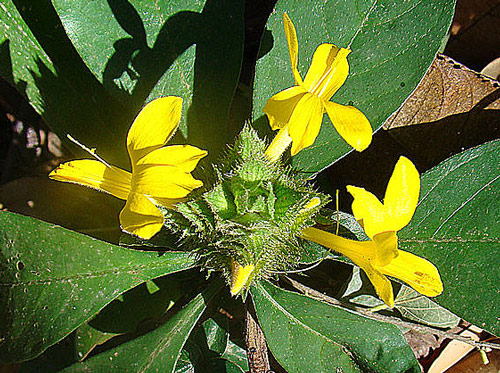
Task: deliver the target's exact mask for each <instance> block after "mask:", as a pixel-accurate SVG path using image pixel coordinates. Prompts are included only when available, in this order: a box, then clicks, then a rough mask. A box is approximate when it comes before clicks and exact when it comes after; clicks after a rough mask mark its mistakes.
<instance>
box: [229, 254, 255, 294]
mask: <svg viewBox="0 0 500 373" xmlns="http://www.w3.org/2000/svg"><path fill="white" fill-rule="evenodd" d="M254 269H255V266H254V265H253V264H248V265H246V266H244V267H242V266H241V265H240V264H239V263H238V262H237V261H236V260H234V259H231V295H233V296H234V295H236V294H238V293H239V292H240V290H241V289H243V287H244V286H246V285H247V283H248V281H249V279H250V276H251V275H252V274H253V270H254Z"/></svg>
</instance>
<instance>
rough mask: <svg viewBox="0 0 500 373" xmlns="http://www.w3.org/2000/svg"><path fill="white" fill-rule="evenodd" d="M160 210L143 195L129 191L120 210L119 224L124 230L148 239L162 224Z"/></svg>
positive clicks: (162, 219) (162, 218)
mask: <svg viewBox="0 0 500 373" xmlns="http://www.w3.org/2000/svg"><path fill="white" fill-rule="evenodd" d="M163 222H164V217H163V214H162V213H161V211H160V210H159V209H158V208H157V207H156V206H155V205H154V204H153V203H152V202H151V201H149V200H148V199H147V198H146V197H145V196H143V195H140V194H136V193H131V194H130V197H129V199H128V200H127V203H126V204H125V207H124V208H123V209H122V211H121V212H120V224H121V226H122V229H123V230H124V231H125V232H129V233H131V234H134V235H136V236H139V237H141V238H143V239H146V240H148V239H150V238H151V237H153V236H154V235H155V234H156V233H158V232H159V231H160V229H161V227H162V226H163Z"/></svg>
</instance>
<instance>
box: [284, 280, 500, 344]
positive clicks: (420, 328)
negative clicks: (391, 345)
mask: <svg viewBox="0 0 500 373" xmlns="http://www.w3.org/2000/svg"><path fill="white" fill-rule="evenodd" d="M285 278H286V279H287V281H289V282H290V284H291V285H292V286H293V287H294V288H296V289H297V290H299V291H300V292H301V293H303V294H304V295H307V296H309V297H311V298H315V299H317V300H320V301H323V302H325V303H329V304H333V305H335V306H341V307H343V308H347V309H350V310H352V311H355V312H357V313H360V314H362V315H363V316H365V317H367V318H369V319H372V320H377V321H382V322H386V323H389V324H393V325H399V326H402V327H404V328H408V329H411V330H415V331H417V332H419V333H422V334H434V335H437V336H441V337H444V338H448V339H454V340H456V341H459V342H463V343H467V344H469V345H471V346H474V347H476V348H479V349H481V348H485V347H489V348H492V349H496V350H500V344H497V343H489V342H480V341H475V340H473V339H471V338H469V337H464V336H461V335H457V334H455V333H450V332H447V331H444V330H440V329H435V328H433V327H430V326H427V325H422V324H415V323H412V322H408V321H403V320H401V319H398V318H396V317H391V316H386V315H381V314H378V313H374V312H372V311H370V310H369V309H367V308H363V307H358V306H355V305H351V304H349V305H346V304H344V303H341V302H340V301H338V300H337V299H335V298H332V297H329V296H328V295H325V294H323V293H321V292H319V291H317V290H314V289H312V288H310V287H308V286H306V285H304V284H301V283H300V282H298V281H296V280H294V279H292V278H290V277H285Z"/></svg>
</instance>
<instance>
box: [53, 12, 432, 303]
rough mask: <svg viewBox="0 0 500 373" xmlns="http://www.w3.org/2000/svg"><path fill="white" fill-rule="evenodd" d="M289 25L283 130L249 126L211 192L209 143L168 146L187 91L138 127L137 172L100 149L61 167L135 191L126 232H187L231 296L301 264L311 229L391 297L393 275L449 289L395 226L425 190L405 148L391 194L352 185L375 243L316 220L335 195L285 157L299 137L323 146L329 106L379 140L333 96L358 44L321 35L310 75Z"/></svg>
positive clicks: (132, 135) (80, 179)
mask: <svg viewBox="0 0 500 373" xmlns="http://www.w3.org/2000/svg"><path fill="white" fill-rule="evenodd" d="M284 23H285V32H286V36H287V40H288V46H289V53H290V60H291V65H292V71H293V75H294V78H295V82H296V84H297V85H296V86H294V87H292V88H289V89H287V90H285V91H283V92H280V93H278V94H277V95H275V96H273V97H271V98H270V99H269V101H268V103H267V105H266V107H265V108H264V111H265V112H266V114H267V116H268V117H269V122H270V124H271V127H272V128H273V129H279V132H278V134H277V135H276V137H275V139H274V140H273V141H272V142H271V144H270V145H269V146H268V147H267V148H266V144H265V142H264V141H263V140H261V139H260V138H259V137H258V135H257V134H256V132H255V131H254V130H253V129H251V127H250V126H248V125H247V126H245V128H244V129H243V130H242V132H241V133H240V135H239V137H238V139H237V140H236V143H235V144H234V145H233V147H232V148H231V149H230V150H229V151H228V152H227V154H226V156H225V158H224V160H223V161H221V162H220V163H219V164H216V165H213V171H214V174H215V178H216V180H215V181H213V182H211V185H207V183H205V184H206V185H205V187H206V191H204V192H202V193H198V195H196V196H195V195H191V197H189V196H188V194H189V193H190V192H191V191H192V190H193V189H195V188H199V187H201V186H202V182H201V181H199V180H196V179H194V178H193V177H192V176H191V172H192V171H193V170H194V168H195V166H196V164H197V163H198V161H199V159H201V158H202V157H204V156H205V155H206V152H205V151H202V150H199V149H198V148H196V147H192V146H189V145H183V146H180V145H177V146H166V147H163V145H164V144H165V143H166V142H167V141H168V139H169V138H170V137H171V136H172V135H173V132H174V131H175V129H176V128H177V123H178V122H179V120H180V115H181V113H180V108H181V99H180V98H177V97H164V98H161V99H157V100H155V101H153V102H151V103H149V104H148V105H146V106H145V108H144V109H143V110H142V111H141V113H140V114H139V115H138V117H137V119H136V120H135V122H134V124H133V125H132V127H131V128H130V131H129V134H128V137H127V149H128V151H129V155H130V159H131V162H132V173H131V174H130V173H128V172H126V171H124V170H121V169H118V168H116V167H113V166H110V165H108V164H107V163H106V162H104V161H103V160H100V159H98V160H80V161H72V162H68V163H65V164H62V165H61V166H59V167H58V168H57V169H56V170H54V171H53V172H52V173H51V174H50V177H51V178H53V179H55V180H59V181H66V182H73V183H77V184H81V185H85V186H89V187H92V188H96V189H98V190H102V191H104V192H107V193H110V194H112V195H114V196H116V197H118V198H121V199H125V200H126V201H127V203H126V205H125V207H124V209H123V210H122V212H121V214H120V222H121V224H122V229H123V230H124V231H125V232H128V233H131V234H134V235H136V236H139V237H141V238H143V239H149V238H151V237H152V236H153V235H154V234H156V233H158V232H159V231H160V229H161V228H162V227H163V226H164V227H165V228H166V229H167V230H168V231H170V232H171V233H172V234H174V235H175V236H177V237H178V239H179V240H180V243H181V247H183V248H184V249H185V250H189V251H192V252H193V253H195V254H196V257H197V258H198V262H199V264H200V266H201V268H203V269H205V270H207V271H208V272H209V273H210V272H222V274H223V276H224V277H225V278H226V281H227V283H228V284H229V286H230V292H231V294H232V295H239V294H242V295H243V296H244V297H245V293H246V289H248V288H249V287H250V285H251V284H252V283H253V281H254V280H256V279H259V278H262V277H264V278H269V277H271V276H272V275H273V274H274V273H276V272H278V271H286V270H287V269H290V268H293V267H296V266H297V265H298V264H299V263H300V259H301V255H302V252H303V243H302V242H301V240H302V239H307V240H310V241H314V242H317V243H319V244H321V245H323V246H325V247H328V248H330V249H332V250H335V251H338V252H340V253H342V254H344V255H345V256H347V257H349V258H350V259H351V260H352V261H353V262H354V263H355V264H357V265H358V266H360V267H361V268H362V269H363V270H364V271H365V272H366V274H367V275H368V277H369V279H370V281H371V282H372V283H373V285H374V287H375V290H376V291H377V294H378V295H379V296H380V297H381V299H382V300H383V301H384V302H385V303H386V304H387V305H388V306H390V307H393V305H394V296H393V292H392V285H391V283H390V281H389V280H388V279H387V277H385V276H386V275H389V276H393V277H396V278H399V279H401V280H403V281H405V282H406V283H408V284H409V285H411V286H412V287H413V288H414V289H415V290H417V291H419V292H420V293H422V294H425V295H428V296H436V295H438V294H440V293H441V291H442V284H441V280H440V278H439V274H438V272H437V270H436V268H435V267H434V266H433V265H432V264H431V263H429V262H428V261H426V260H425V259H422V258H419V257H417V256H415V255H413V254H411V253H408V252H404V251H401V250H398V241H397V235H396V232H397V231H398V230H400V229H401V228H403V227H404V226H406V225H407V224H408V223H409V221H410V219H411V217H412V216H413V213H414V211H415V208H416V206H417V201H418V195H419V190H420V181H419V174H418V171H417V170H416V168H415V166H414V165H413V164H412V163H411V161H410V160H408V159H407V158H404V157H401V159H400V160H399V161H398V163H397V164H396V167H395V169H394V173H393V175H392V177H391V180H390V181H389V185H388V187H387V191H386V195H385V199H384V203H383V204H382V203H380V201H378V199H377V198H376V197H375V196H374V195H373V194H371V193H370V192H367V191H365V190H364V189H362V188H358V187H355V186H348V191H349V192H350V193H351V194H352V195H353V196H354V202H353V212H354V216H355V217H356V219H358V220H359V221H360V223H361V224H362V225H363V226H364V229H365V231H366V233H367V235H368V237H369V238H370V241H366V242H359V241H354V240H349V239H345V238H342V237H340V236H337V235H334V234H331V233H328V232H324V231H321V230H319V229H317V228H314V227H313V226H314V225H315V223H316V222H315V219H314V218H315V215H316V214H318V212H320V210H321V208H322V207H324V206H325V205H326V204H327V203H328V202H329V201H330V198H329V196H327V195H324V194H322V193H320V192H317V191H316V190H315V189H314V188H313V187H312V186H311V185H310V183H309V182H307V181H305V180H301V179H299V178H297V177H296V176H295V175H294V173H293V171H292V170H291V169H289V168H287V167H286V166H284V165H283V164H282V163H281V162H280V157H281V155H282V154H283V153H284V152H285V151H286V150H287V149H288V147H289V145H290V143H291V144H292V148H291V152H292V155H294V154H296V153H297V152H299V151H300V150H302V149H303V148H305V147H308V146H310V145H312V144H313V143H314V140H315V138H316V136H317V135H318V132H319V127H320V126H321V122H322V117H323V113H324V112H325V111H326V112H327V113H328V115H329V116H330V118H331V120H332V123H333V124H334V126H335V127H336V128H337V129H338V131H339V134H340V135H341V136H343V137H344V139H345V140H346V141H347V142H348V143H349V144H352V145H353V147H354V148H355V149H356V150H359V151H362V150H363V149H365V148H366V147H367V146H368V145H369V143H370V142H371V127H370V124H369V122H368V119H366V117H365V116H364V115H363V113H361V112H360V111H359V110H358V109H356V108H354V107H352V106H344V105H340V104H336V103H333V102H330V101H329V98H330V97H331V96H332V95H333V94H334V93H335V92H336V91H337V90H338V89H339V88H340V86H341V85H342V84H343V83H344V81H345V80H346V78H347V75H348V70H349V65H348V62H347V56H348V54H349V52H350V51H349V50H348V49H345V48H338V47H337V46H335V45H333V44H321V45H320V46H319V47H318V48H317V49H316V52H315V53H314V57H313V60H312V64H311V67H310V68H309V72H308V74H307V76H306V79H305V80H304V81H302V79H301V77H300V74H299V72H298V70H297V35H296V31H295V28H294V26H293V24H292V22H291V20H290V18H289V17H288V16H287V15H286V14H284ZM185 197H186V198H185ZM183 198H185V200H182V199H183Z"/></svg>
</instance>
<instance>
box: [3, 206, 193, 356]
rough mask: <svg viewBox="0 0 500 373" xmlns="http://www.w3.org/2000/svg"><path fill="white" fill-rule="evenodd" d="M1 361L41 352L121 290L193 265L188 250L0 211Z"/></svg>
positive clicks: (88, 317)
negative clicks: (153, 247)
mask: <svg viewBox="0 0 500 373" xmlns="http://www.w3.org/2000/svg"><path fill="white" fill-rule="evenodd" d="M0 231H1V233H2V234H1V236H0V246H1V249H2V258H1V262H0V265H1V267H0V269H1V271H0V281H1V282H0V289H1V291H2V298H1V302H2V304H1V308H2V311H3V312H4V313H3V314H2V317H1V320H0V322H1V324H2V325H1V327H0V330H2V337H3V338H4V343H2V344H1V346H0V352H1V360H2V361H20V360H26V359H30V358H32V357H35V356H37V355H38V354H40V353H41V352H43V351H44V350H45V349H47V348H48V347H49V346H51V345H53V344H54V343H56V342H58V341H59V340H61V339H62V338H63V337H65V336H66V335H68V334H69V333H71V332H72V331H73V330H75V329H76V328H77V327H78V326H80V325H82V324H83V323H85V322H86V321H87V320H89V319H91V318H92V317H94V316H95V315H96V314H97V313H98V312H99V311H100V310H101V309H102V308H103V307H104V306H106V305H107V304H108V303H110V302H111V301H112V300H113V299H115V298H116V297H118V296H119V295H120V294H122V293H123V292H125V291H127V290H129V289H131V288H133V287H135V286H137V285H139V284H141V283H143V282H145V281H147V280H150V279H153V278H156V277H159V276H163V275H166V274H169V273H174V272H178V271H181V270H183V269H186V268H189V267H191V266H192V265H193V261H192V259H191V258H190V256H189V254H188V253H181V252H165V253H163V254H160V253H157V252H144V251H138V250H130V249H125V248H122V247H119V246H115V245H111V244H109V243H106V242H103V241H99V240H96V239H93V238H90V237H88V236H85V235H82V234H79V233H75V232H71V231H68V230H66V229H63V228H61V227H57V226H53V225H51V224H48V223H44V222H41V221H38V220H35V219H33V218H29V217H25V216H22V215H17V214H13V213H9V212H3V211H2V212H1V213H0Z"/></svg>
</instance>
